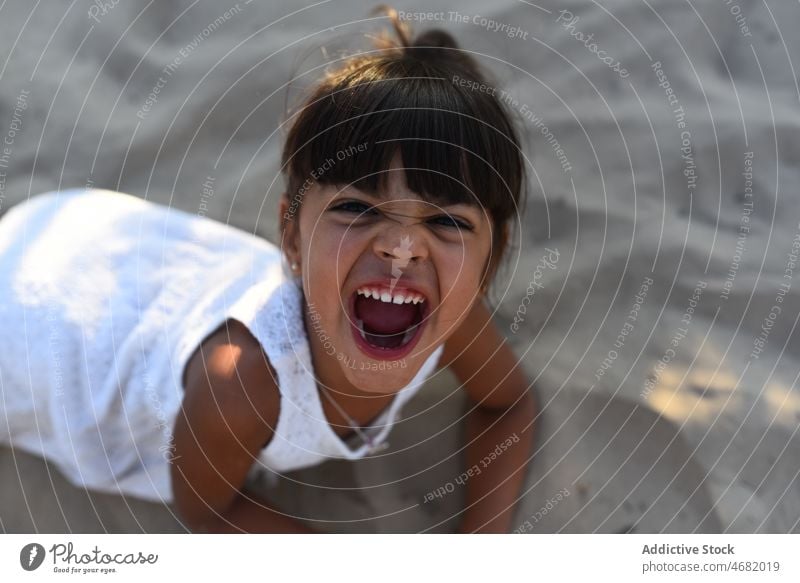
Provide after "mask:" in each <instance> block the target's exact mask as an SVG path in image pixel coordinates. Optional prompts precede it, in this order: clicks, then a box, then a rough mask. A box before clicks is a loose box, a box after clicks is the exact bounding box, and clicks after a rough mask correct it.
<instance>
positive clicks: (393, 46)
mask: <svg viewBox="0 0 800 583" xmlns="http://www.w3.org/2000/svg"><path fill="white" fill-rule="evenodd" d="M378 10H380V11H383V12H386V13H387V14H388V16H389V18H390V21H391V23H392V25H393V27H394V32H395V35H396V37H397V40H394V41H393V40H392V39H391V37H389V36H388V35H386V34H384V36H383V37H382V38H380V39H379V40H378V47H377V50H375V51H372V52H369V53H366V54H362V55H357V56H352V57H350V58H347V59H345V60H344V61H343V63H342V64H341V65H340V66H339V67H338V68H336V69H335V70H332V71H329V72H328V73H327V74H326V75H325V77H324V78H323V79H322V80H321V81H320V82H319V83H318V84H317V85H316V86H315V87H314V88H313V90H312V91H311V93H310V95H309V96H308V97H307V98H306V99H305V100H304V102H303V104H302V107H301V108H300V109H299V110H298V111H296V112H295V113H294V114H293V116H292V117H294V120H293V121H292V123H291V129H290V131H289V134H288V136H287V139H286V143H285V145H284V149H283V156H282V169H283V171H284V172H285V173H286V175H287V180H288V191H287V197H288V199H289V200H290V201H293V202H292V204H293V205H295V207H296V206H298V205H299V204H301V201H302V193H303V192H304V189H303V184H304V183H306V184H307V181H308V180H309V178H311V176H312V172H314V171H315V170H316V169H317V168H319V167H320V166H321V165H322V164H323V163H324V161H325V160H327V159H335V160H336V162H335V163H334V164H332V165H329V166H330V167H329V168H327V169H326V171H325V172H324V173H321V174H317V175H316V177H315V182H317V183H319V184H328V185H336V186H344V185H350V184H352V185H353V186H354V187H356V188H358V189H360V190H362V191H364V192H367V193H369V194H372V195H376V196H380V194H381V191H382V190H383V188H384V186H385V181H386V180H387V172H385V171H386V170H387V169H388V168H389V166H390V164H391V161H392V158H393V156H394V155H395V153H396V152H397V151H398V150H399V152H400V154H401V156H402V165H403V167H404V172H405V178H406V183H407V185H408V188H409V189H410V190H411V191H412V192H414V193H416V194H417V195H418V196H420V197H421V198H424V199H425V200H428V201H430V202H432V203H434V204H442V205H446V204H454V203H467V204H473V205H478V206H481V207H483V208H484V209H485V210H486V212H487V214H488V216H489V217H490V218H491V220H492V223H493V233H494V235H493V241H492V252H491V258H490V261H489V264H488V269H487V271H486V274H485V283H488V281H489V280H490V279H491V277H492V276H493V275H494V272H495V270H496V268H497V266H498V263H499V260H500V258H501V257H502V255H503V253H504V251H505V248H506V245H507V241H508V233H509V227H510V223H511V221H512V219H513V217H514V216H515V214H516V213H517V212H518V210H519V206H520V204H521V202H522V199H523V194H522V191H523V189H524V185H525V166H524V163H523V157H522V152H521V150H520V141H519V137H518V135H517V132H516V129H515V128H514V126H513V124H512V122H511V118H510V116H509V114H508V113H507V112H506V110H505V107H504V105H503V104H502V102H501V101H500V100H499V99H498V95H497V94H498V92H499V90H497V89H494V85H493V84H491V83H489V82H488V80H487V79H488V77H487V76H486V75H485V74H484V72H483V71H482V70H481V68H480V67H479V66H478V64H477V63H476V62H475V60H474V59H473V58H472V57H471V56H470V55H469V54H467V53H466V52H464V51H462V50H461V49H460V48H459V47H458V44H457V43H456V41H455V40H454V39H453V37H452V36H451V35H450V34H449V33H447V32H445V31H443V30H438V29H434V30H428V31H426V32H424V33H423V34H421V35H420V36H418V37H416V38H415V39H413V40H411V36H410V32H409V30H408V28H407V26H406V25H405V23H403V22H401V21H400V20H399V19H398V15H397V12H396V11H395V10H393V9H391V8H387V7H383V6H381V7H379V8H378ZM462 80H463V81H462ZM358 144H364V147H363V151H358V152H354V148H353V146H356V145H358ZM340 152H348V155H347V156H346V157H344V159H341V160H340V159H338V158H337V153H340Z"/></svg>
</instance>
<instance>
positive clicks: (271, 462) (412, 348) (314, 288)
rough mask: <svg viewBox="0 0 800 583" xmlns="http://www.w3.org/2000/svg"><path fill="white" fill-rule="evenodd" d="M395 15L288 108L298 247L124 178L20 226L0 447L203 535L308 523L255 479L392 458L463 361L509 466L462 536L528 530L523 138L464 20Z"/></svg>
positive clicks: (8, 284) (498, 466)
mask: <svg viewBox="0 0 800 583" xmlns="http://www.w3.org/2000/svg"><path fill="white" fill-rule="evenodd" d="M390 16H391V18H392V20H393V24H394V28H395V31H396V33H397V35H398V39H399V41H398V42H396V43H395V44H394V45H393V46H387V45H385V44H384V45H383V46H382V47H381V48H380V49H379V50H375V51H370V52H367V53H365V54H363V55H360V56H355V57H351V58H349V59H347V60H345V61H344V62H343V63H342V64H341V66H339V67H338V68H336V69H335V70H332V71H331V72H329V73H328V74H327V75H326V76H325V78H324V79H323V80H322V81H321V82H320V83H319V84H318V85H317V86H316V87H315V88H314V90H313V91H312V93H311V94H310V95H309V96H308V99H307V100H306V101H305V103H304V105H303V107H302V108H300V109H299V110H298V112H297V113H296V114H295V115H294V116H293V119H292V120H291V123H292V125H291V130H290V132H289V135H288V138H287V141H286V144H285V148H284V152H283V170H284V172H285V174H286V177H287V182H288V189H287V191H286V193H285V195H284V196H283V198H282V201H281V205H280V216H279V220H280V222H281V227H282V229H281V233H282V237H281V239H282V240H281V249H280V250H279V249H278V248H277V247H275V246H273V245H272V244H270V243H268V242H266V241H264V240H261V239H258V238H256V237H253V236H251V235H248V234H246V233H244V232H242V231H239V230H236V229H234V228H231V227H228V226H226V225H223V224H221V223H217V222H214V221H211V220H209V219H206V218H204V217H198V216H192V215H189V214H187V213H184V212H181V211H177V210H174V209H167V208H164V207H160V206H156V205H154V204H152V203H148V202H145V201H142V200H139V199H136V198H134V197H131V196H128V195H125V194H121V193H114V192H109V191H98V190H72V191H65V192H54V193H48V194H45V195H41V196H38V197H36V198H34V199H32V200H31V201H29V202H27V203H25V204H22V205H19V206H17V207H15V208H13V209H12V210H11V211H10V212H9V213H8V214H7V215H6V216H5V217H3V219H2V221H0V294H2V297H3V302H2V304H1V305H0V319H1V320H2V322H3V326H2V329H3V331H4V332H5V333H6V342H4V343H3V349H2V350H0V389H2V398H3V407H4V411H5V415H4V421H3V422H2V423H0V440H2V441H5V442H8V443H10V444H11V445H12V446H13V447H19V448H22V449H24V450H26V451H29V452H32V453H35V454H38V455H41V456H43V457H46V458H48V459H49V460H51V461H52V462H54V463H55V464H57V466H58V467H59V468H60V469H61V471H63V472H64V474H65V475H66V476H67V478H68V479H70V481H72V482H73V483H75V484H76V485H80V486H83V487H86V488H91V489H95V490H100V491H106V492H117V493H119V492H121V493H126V494H130V495H134V496H138V497H141V498H145V499H150V500H162V501H166V502H171V503H173V504H174V506H175V507H176V508H177V510H178V512H179V514H180V515H181V517H182V518H183V519H184V520H185V522H186V524H187V525H188V527H190V528H191V529H192V530H194V531H201V532H243V531H244V532H298V531H299V532H308V531H310V529H309V527H308V526H306V525H305V524H301V523H300V522H298V521H296V520H294V519H291V518H289V517H287V516H285V515H283V514H281V513H279V512H278V511H276V510H274V509H273V508H271V507H270V504H269V502H268V501H266V500H262V499H260V498H259V497H258V496H256V495H253V494H252V493H251V492H248V491H247V490H245V489H244V484H245V482H246V481H247V478H248V477H249V474H250V473H251V472H256V471H260V470H262V469H266V470H269V471H271V472H275V473H280V472H285V471H289V470H293V469H298V468H302V467H307V466H310V465H314V464H317V463H320V462H322V461H324V460H326V459H329V458H334V457H339V458H347V459H357V458H361V457H364V456H366V455H371V454H374V453H377V452H378V451H380V449H381V448H382V444H383V442H384V440H385V438H386V437H387V435H388V433H389V431H390V430H391V428H392V425H393V423H394V421H395V419H396V416H397V415H398V413H399V410H400V408H401V407H402V406H403V405H404V403H405V402H406V401H407V400H408V399H409V398H410V397H411V396H413V394H414V393H415V392H416V391H417V390H418V389H419V387H420V385H421V384H422V383H423V382H424V380H425V379H426V378H427V377H428V376H429V375H430V374H431V373H433V372H434V371H435V370H436V368H437V367H439V368H441V367H444V366H449V367H450V368H451V369H452V370H453V371H454V372H455V374H456V376H457V377H458V378H459V380H460V382H461V384H462V385H463V387H464V389H465V390H466V391H467V393H468V394H469V396H470V397H471V398H472V400H473V402H474V407H472V408H471V411H470V413H469V416H468V420H467V439H466V462H467V468H468V469H470V468H474V467H476V466H477V464H478V462H479V461H481V460H484V459H486V458H487V456H489V457H490V458H491V460H492V462H491V464H492V465H491V470H490V471H481V472H474V475H473V474H472V473H471V474H470V476H472V477H471V478H470V480H469V481H467V482H466V483H465V488H466V494H467V500H468V504H467V506H466V508H465V509H464V511H463V514H462V521H461V530H462V531H464V532H475V531H484V532H490V531H494V532H508V531H509V530H510V529H511V528H513V526H514V525H513V524H512V522H511V520H512V510H513V507H514V503H515V502H516V500H517V499H518V498H519V496H520V495H521V485H522V481H523V478H524V475H525V469H526V464H527V462H528V459H529V458H530V456H531V451H532V439H531V435H532V431H533V430H532V423H533V419H534V412H535V408H534V401H533V398H532V396H531V395H530V393H529V391H528V390H527V389H528V384H527V382H526V380H525V379H524V377H523V375H522V374H521V371H520V369H519V368H518V367H517V362H516V359H515V358H514V355H513V354H512V352H511V351H510V349H509V348H508V347H507V346H506V345H505V344H504V341H503V339H502V338H501V337H500V335H499V334H498V332H497V330H496V329H495V327H494V326H493V324H492V322H491V317H490V313H489V311H488V310H487V308H486V306H485V305H484V300H483V298H484V292H485V290H486V287H487V285H488V283H489V282H490V281H491V278H492V276H493V274H494V273H495V271H496V269H497V266H498V263H499V261H500V258H501V257H502V255H503V252H504V249H505V247H506V245H507V241H508V238H509V224H510V221H511V219H512V218H513V214H514V213H515V212H516V210H517V206H518V204H519V203H520V198H521V195H520V193H521V190H522V186H523V183H524V171H523V164H522V158H521V154H520V149H519V140H518V138H517V135H516V132H515V130H514V128H513V127H512V124H511V123H510V122H509V119H508V115H507V114H506V112H505V111H504V109H503V107H502V106H501V104H500V103H499V102H498V100H497V99H496V97H495V96H494V91H485V90H480V88H481V87H483V88H486V87H489V85H488V84H487V83H486V79H485V77H484V75H483V74H482V73H481V71H479V69H478V67H477V65H476V63H475V62H474V61H473V60H472V59H471V58H470V57H469V56H467V55H466V54H465V53H464V52H462V51H460V50H458V48H457V45H456V43H455V42H454V41H453V39H452V37H451V36H450V35H448V34H447V33H444V32H442V31H430V32H428V33H426V34H423V35H422V36H420V37H419V38H418V39H416V40H415V41H411V40H409V37H408V33H407V31H406V29H405V28H404V26H403V25H402V24H401V23H400V22H399V20H398V19H397V14H396V13H395V12H392V11H390ZM476 88H478V89H476ZM12 334H13V336H12ZM498 446H502V447H501V450H502V451H501V454H502V455H499V454H497V450H498Z"/></svg>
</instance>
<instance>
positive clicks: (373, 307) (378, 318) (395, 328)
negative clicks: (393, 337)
mask: <svg viewBox="0 0 800 583" xmlns="http://www.w3.org/2000/svg"><path fill="white" fill-rule="evenodd" d="M417 309H418V307H417V306H416V305H415V304H389V303H386V302H382V301H380V300H376V299H373V298H365V297H364V296H358V297H357V298H356V304H355V312H356V317H357V318H359V319H360V320H361V321H362V322H364V329H365V330H369V331H370V332H372V333H373V334H400V333H402V332H405V331H406V330H407V329H408V328H410V327H411V326H412V325H413V324H414V320H415V318H416V316H417Z"/></svg>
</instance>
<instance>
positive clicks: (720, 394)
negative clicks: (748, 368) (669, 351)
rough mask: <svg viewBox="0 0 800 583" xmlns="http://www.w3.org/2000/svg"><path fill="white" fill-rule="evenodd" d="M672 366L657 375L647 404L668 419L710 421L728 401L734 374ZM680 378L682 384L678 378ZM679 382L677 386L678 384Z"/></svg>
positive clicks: (733, 385)
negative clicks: (657, 378) (689, 370)
mask: <svg viewBox="0 0 800 583" xmlns="http://www.w3.org/2000/svg"><path fill="white" fill-rule="evenodd" d="M685 374H686V368H685V367H682V368H680V369H678V368H677V366H673V367H671V368H670V369H667V370H665V371H664V372H663V373H662V374H661V378H660V379H659V383H658V384H657V385H656V386H655V387H654V388H653V390H652V392H651V393H650V395H649V398H648V399H647V404H648V405H649V406H650V407H651V408H652V409H653V410H654V411H657V412H658V413H659V414H661V415H663V416H664V417H666V418H667V419H670V420H672V421H678V422H684V421H687V420H689V419H691V420H692V421H694V422H703V421H708V422H711V421H712V420H713V419H714V418H715V417H716V415H717V413H719V410H720V408H722V407H723V406H724V405H725V403H726V402H729V401H728V397H729V393H730V392H731V391H733V390H734V389H735V387H736V377H735V376H734V375H733V374H731V373H728V372H725V371H717V372H716V373H715V371H714V369H703V370H697V371H692V372H690V373H689V374H688V375H686V378H684V375H685ZM682 380H683V382H682V384H680V383H681V381H682ZM679 384H680V386H679Z"/></svg>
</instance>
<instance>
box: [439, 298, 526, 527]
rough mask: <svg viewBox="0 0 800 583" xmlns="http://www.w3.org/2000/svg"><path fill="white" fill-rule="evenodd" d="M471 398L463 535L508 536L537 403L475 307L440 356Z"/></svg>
mask: <svg viewBox="0 0 800 583" xmlns="http://www.w3.org/2000/svg"><path fill="white" fill-rule="evenodd" d="M442 363H443V365H449V366H450V368H451V369H452V370H453V372H454V373H455V375H456V377H457V378H458V379H459V381H460V382H461V383H462V385H463V387H464V389H465V390H466V392H467V394H468V395H469V397H470V400H471V403H470V406H471V408H472V410H471V411H470V413H469V414H468V416H467V422H466V442H467V451H466V459H467V471H468V472H469V471H470V470H472V471H471V474H469V477H468V478H467V480H466V481H465V486H466V494H467V504H466V508H465V510H464V514H463V519H462V523H461V527H460V531H461V532H509V531H510V530H511V528H512V527H513V525H512V524H511V520H512V517H513V510H514V503H515V501H516V500H517V498H518V497H519V495H520V492H521V488H522V486H523V481H524V478H525V475H526V469H527V464H528V460H529V459H530V457H531V455H532V452H533V446H534V429H535V424H534V420H535V418H536V414H537V409H538V407H537V403H536V401H535V398H534V394H533V393H532V392H531V391H530V390H529V389H528V382H527V380H526V378H525V375H524V374H523V372H522V370H521V364H519V363H518V362H517V359H516V357H515V356H514V353H513V352H512V350H511V349H510V348H509V346H508V345H507V344H506V341H505V339H504V338H503V337H502V336H501V335H500V333H499V332H498V331H497V329H496V327H495V325H494V324H493V322H492V321H491V315H490V314H489V311H488V310H487V309H486V307H485V306H484V305H483V303H482V302H480V301H478V302H476V304H475V306H474V307H473V309H472V312H471V313H470V315H469V317H467V318H466V320H465V321H464V323H463V324H462V325H461V328H459V330H458V331H457V332H456V333H454V334H453V336H452V337H451V338H450V339H449V340H448V341H447V343H446V346H445V351H444V354H443V357H442Z"/></svg>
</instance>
